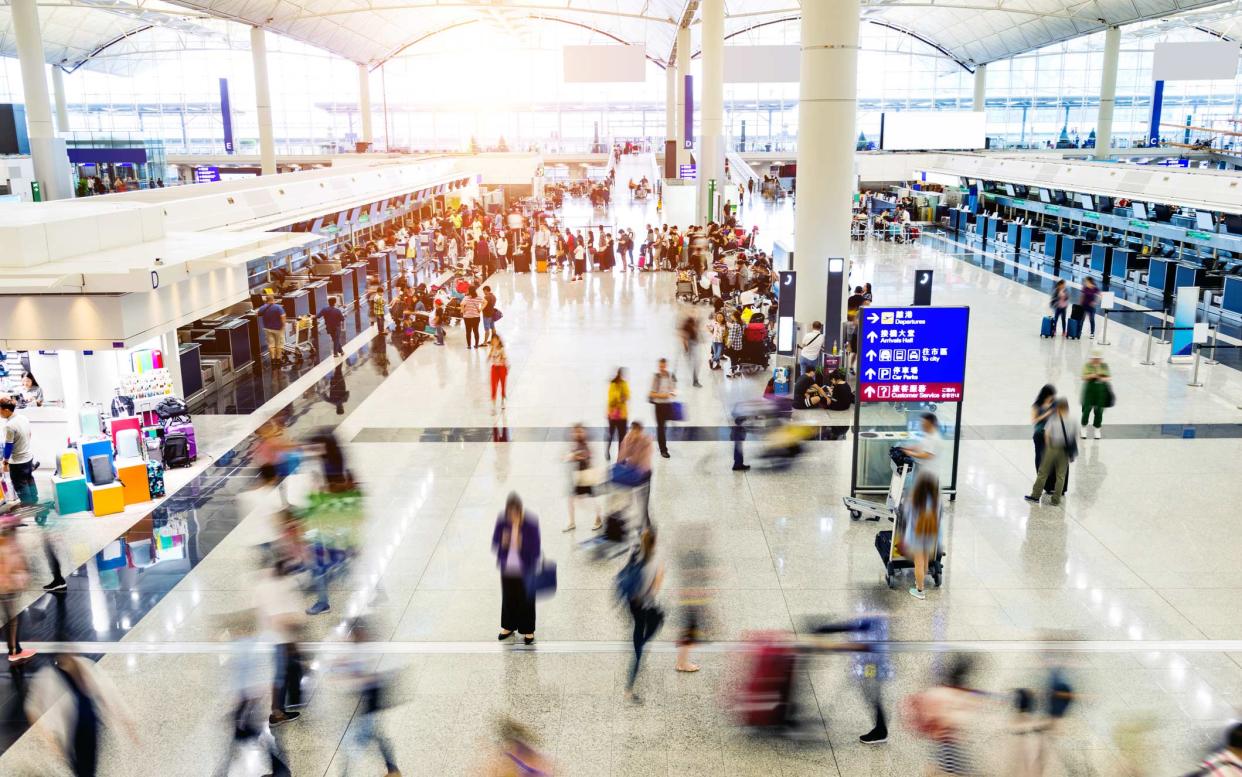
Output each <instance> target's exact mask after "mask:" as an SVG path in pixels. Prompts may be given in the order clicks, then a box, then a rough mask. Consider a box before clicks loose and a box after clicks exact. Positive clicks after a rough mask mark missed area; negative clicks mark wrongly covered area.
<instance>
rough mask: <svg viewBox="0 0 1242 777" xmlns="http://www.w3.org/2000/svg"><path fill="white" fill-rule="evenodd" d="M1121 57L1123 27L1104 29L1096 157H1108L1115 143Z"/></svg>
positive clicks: (1096, 130)
mask: <svg viewBox="0 0 1242 777" xmlns="http://www.w3.org/2000/svg"><path fill="white" fill-rule="evenodd" d="M1120 57H1121V28H1120V27H1109V28H1108V29H1107V30H1105V31H1104V72H1103V74H1102V75H1101V76H1100V113H1099V116H1098V117H1097V118H1096V120H1095V158H1096V159H1106V158H1108V153H1109V150H1110V148H1111V147H1112V145H1113V107H1114V106H1115V105H1116V103H1117V60H1118V59H1120Z"/></svg>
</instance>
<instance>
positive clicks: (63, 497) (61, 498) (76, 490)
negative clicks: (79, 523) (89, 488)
mask: <svg viewBox="0 0 1242 777" xmlns="http://www.w3.org/2000/svg"><path fill="white" fill-rule="evenodd" d="M52 500H53V502H54V503H55V504H56V512H57V513H60V514H61V515H69V514H70V513H84V512H86V511H87V510H89V509H91V499H90V495H89V494H88V493H87V492H86V477H85V476H83V475H78V476H77V477H71V478H62V477H56V476H53V477H52Z"/></svg>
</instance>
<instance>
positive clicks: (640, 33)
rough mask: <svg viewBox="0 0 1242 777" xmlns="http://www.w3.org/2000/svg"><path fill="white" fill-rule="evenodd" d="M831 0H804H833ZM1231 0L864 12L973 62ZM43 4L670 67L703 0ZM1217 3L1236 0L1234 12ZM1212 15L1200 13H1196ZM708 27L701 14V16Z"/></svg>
mask: <svg viewBox="0 0 1242 777" xmlns="http://www.w3.org/2000/svg"><path fill="white" fill-rule="evenodd" d="M822 1H823V0H801V2H822ZM1230 2H1231V0H863V19H864V20H865V21H869V22H871V23H873V24H877V25H880V26H884V27H887V28H889V29H893V30H897V31H900V32H902V33H904V34H907V35H910V36H911V37H913V38H915V39H917V40H919V41H921V42H923V43H925V44H927V45H929V46H931V47H932V48H934V49H936V50H937V51H939V52H941V53H943V54H944V55H945V56H947V57H949V58H951V59H953V60H954V61H955V62H957V63H958V64H959V65H961V66H962V67H963V68H965V69H967V70H973V69H974V67H975V66H976V65H978V64H984V63H987V62H991V61H995V60H998V59H1005V58H1008V57H1012V56H1014V55H1017V54H1021V53H1025V52H1027V51H1031V50H1034V49H1037V48H1041V47H1043V46H1047V45H1051V44H1054V43H1058V42H1062V41H1065V40H1068V39H1071V38H1074V37H1079V36H1083V35H1088V34H1090V33H1093V32H1097V31H1099V30H1103V29H1105V28H1106V27H1108V26H1112V25H1125V24H1131V23H1134V22H1139V21H1145V20H1154V19H1166V18H1170V21H1171V23H1174V24H1176V23H1177V21H1178V19H1179V18H1181V17H1185V18H1184V19H1183V24H1184V26H1186V27H1191V28H1196V27H1197V28H1199V29H1201V30H1202V31H1204V32H1205V33H1208V34H1214V35H1220V36H1223V37H1232V38H1236V37H1238V36H1237V34H1235V33H1236V31H1235V29H1234V28H1235V27H1238V28H1242V21H1240V20H1237V19H1234V20H1224V21H1222V20H1220V19H1215V18H1214V17H1216V16H1222V15H1223V16H1228V15H1229V13H1228V9H1227V8H1226V7H1227V6H1228V5H1229V3H1230ZM44 3H45V4H43V5H40V7H39V13H40V20H41V21H42V23H43V29H44V49H45V52H46V56H47V59H48V61H49V62H50V63H52V64H56V65H60V66H61V67H62V68H64V69H66V70H74V69H77V68H79V67H82V66H83V65H84V64H85V63H87V62H89V61H90V60H92V59H93V58H95V57H98V56H100V55H101V54H102V53H103V52H104V51H106V50H108V49H109V48H111V47H113V46H115V45H116V44H118V43H121V42H122V41H125V40H127V39H129V38H131V37H132V36H134V35H135V34H138V33H141V32H143V31H145V30H149V29H151V28H153V27H171V28H179V27H189V26H191V25H192V24H193V21H194V20H202V19H205V18H214V19H225V20H229V21H233V22H237V23H241V24H246V25H250V26H259V27H263V28H264V29H267V30H269V31H271V32H274V33H276V34H278V35H282V36H285V37H288V38H291V39H293V40H297V41H300V42H303V43H306V44H308V45H312V46H315V47H317V48H321V49H323V50H325V51H328V52H331V53H333V54H336V55H338V56H341V57H344V58H346V59H349V60H352V61H355V62H361V63H365V64H367V65H368V66H370V67H372V68H374V67H376V66H378V65H379V64H380V63H383V62H385V61H387V60H389V59H391V58H392V57H394V56H398V55H400V54H401V53H404V52H406V51H409V50H410V49H411V48H412V47H415V46H417V45H419V44H420V43H423V42H425V41H427V40H429V39H432V38H434V37H436V36H438V35H441V34H443V33H444V32H447V31H449V30H453V29H458V28H461V27H465V26H468V25H471V24H475V23H477V22H480V21H485V20H488V21H492V22H494V23H497V24H500V25H502V26H503V25H506V24H507V23H509V22H520V21H526V20H532V21H540V22H548V23H554V24H563V25H566V26H567V27H574V28H577V29H580V30H586V31H589V32H591V33H592V34H596V35H599V36H601V37H603V38H605V39H607V40H609V41H616V42H618V43H640V42H641V44H642V45H644V47H645V49H646V56H647V58H648V59H649V60H650V61H652V62H653V63H655V64H656V65H658V66H660V67H665V66H666V64H667V62H668V59H669V56H670V54H669V53H668V52H671V51H672V49H673V42H674V40H675V38H676V33H677V29H678V28H679V26H680V25H682V24H683V23H685V22H687V21H688V20H691V19H693V18H694V17H695V15H696V11H697V3H698V0H492V2H487V3H483V2H478V0H367V2H354V3H343V2H341V1H340V0H264V2H262V3H256V2H254V0H44ZM1215 8H1221V9H1225V12H1224V13H1223V14H1221V13H1216V12H1215ZM728 12H729V13H728V15H727V16H726V20H725V23H726V33H727V34H729V36H730V37H735V36H737V35H739V34H741V33H743V32H747V31H751V30H754V29H757V28H759V27H763V26H768V25H772V24H781V23H789V22H792V21H794V20H796V19H798V18H799V13H800V9H799V8H798V3H797V2H796V0H728ZM1196 12H1197V13H1198V14H1200V15H1201V16H1202V17H1203V18H1204V19H1207V18H1209V17H1211V18H1212V21H1211V22H1208V23H1204V21H1202V20H1195V19H1193V17H1194V16H1195V13H1196ZM694 32H695V35H696V36H697V25H695V28H694ZM12 49H13V35H12V22H11V19H10V18H9V17H8V14H7V8H4V7H2V6H0V55H9V56H12V55H13V54H14V53H15V52H14V51H13V50H12Z"/></svg>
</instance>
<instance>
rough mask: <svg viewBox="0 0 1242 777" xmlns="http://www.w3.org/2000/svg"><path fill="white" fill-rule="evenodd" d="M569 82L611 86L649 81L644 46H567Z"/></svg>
mask: <svg viewBox="0 0 1242 777" xmlns="http://www.w3.org/2000/svg"><path fill="white" fill-rule="evenodd" d="M562 52H563V66H564V68H565V74H564V77H565V83H567V84H611V83H621V82H642V81H646V80H647V57H646V55H645V52H646V49H645V48H644V47H643V46H566V47H565V48H564V49H563V50H562Z"/></svg>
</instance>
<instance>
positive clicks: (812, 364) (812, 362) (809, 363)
mask: <svg viewBox="0 0 1242 777" xmlns="http://www.w3.org/2000/svg"><path fill="white" fill-rule="evenodd" d="M808 367H809V368H811V369H817V368H818V367H819V359H807V358H805V357H803V356H799V357H798V369H799V374H802V373H805V372H806V371H807V368H808ZM794 377H795V378H797V377H798V376H797V375H795V376H794Z"/></svg>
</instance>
